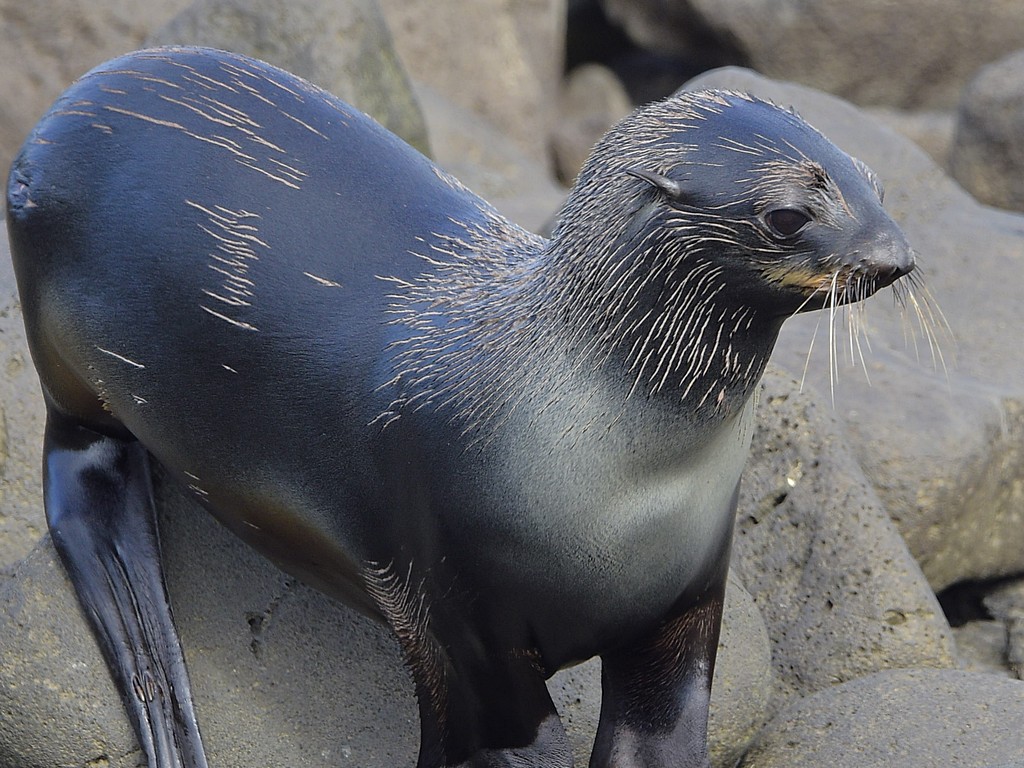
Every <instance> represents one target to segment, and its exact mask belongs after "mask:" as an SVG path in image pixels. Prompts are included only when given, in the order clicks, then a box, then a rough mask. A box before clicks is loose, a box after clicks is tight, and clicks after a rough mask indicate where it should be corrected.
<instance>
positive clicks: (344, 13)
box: [146, 0, 429, 154]
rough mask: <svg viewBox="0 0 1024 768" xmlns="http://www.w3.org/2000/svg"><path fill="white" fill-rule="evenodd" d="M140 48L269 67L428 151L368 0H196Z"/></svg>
mask: <svg viewBox="0 0 1024 768" xmlns="http://www.w3.org/2000/svg"><path fill="white" fill-rule="evenodd" d="M146 44H147V45H172V44H173V45H205V46H209V47H211V48H221V49H224V50H229V51H234V52H236V53H242V54H245V55H246V56H252V57H254V58H257V59H262V60H263V61H266V62H269V63H270V64H274V65H275V66H278V67H281V68H283V69H286V70H288V71H289V72H292V73H294V74H296V75H299V76H300V77H304V78H306V79H307V80H309V81H310V82H312V83H314V84H316V85H319V86H320V87H321V88H324V89H325V90H327V91H330V92H331V93H333V94H334V95H335V96H339V97H340V98H342V99H344V100H345V101H348V102H349V103H351V104H354V105H355V106H357V107H359V109H361V110H363V111H364V112H366V113H367V114H369V115H371V116H373V117H374V118H376V120H377V121H378V122H379V123H380V124H381V125H383V126H384V127H385V128H388V129H389V130H391V131H393V132H394V133H397V134H398V135H399V136H401V137H402V138H403V139H405V140H406V141H407V142H408V143H410V144H412V145H413V146H414V147H416V148H417V149H419V150H420V151H421V152H426V153H428V154H429V148H428V142H427V135H426V126H425V125H424V123H423V117H422V115H421V114H420V112H419V109H417V107H416V102H415V99H414V98H413V94H412V90H411V88H410V86H409V81H408V79H407V78H406V74H405V70H404V69H403V68H402V65H401V64H400V63H399V60H398V56H397V54H396V53H395V50H394V46H393V45H392V43H391V35H390V33H389V32H388V28H387V25H386V24H385V22H384V18H383V16H382V15H381V12H380V9H379V8H378V7H377V4H376V2H374V0H345V2H338V3H325V2H322V0H199V1H198V2H196V3H195V4H194V5H191V6H190V7H189V8H187V9H186V10H184V11H183V12H182V13H180V14H178V15H177V16H176V17H175V18H174V19H173V20H172V21H171V22H170V23H168V24H167V25H166V26H164V27H163V28H161V29H160V30H158V31H157V32H156V33H155V34H154V35H152V36H151V37H150V38H149V39H148V40H147V41H146Z"/></svg>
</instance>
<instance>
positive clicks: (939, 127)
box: [865, 107, 956, 168]
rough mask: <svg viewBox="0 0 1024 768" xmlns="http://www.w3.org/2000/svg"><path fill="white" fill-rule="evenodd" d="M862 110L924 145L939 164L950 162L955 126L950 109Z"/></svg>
mask: <svg viewBox="0 0 1024 768" xmlns="http://www.w3.org/2000/svg"><path fill="white" fill-rule="evenodd" d="M865 112H866V113H867V114H868V115H870V116H871V117H872V118H873V119H875V120H877V121H878V123H879V124H881V125H884V126H886V127H887V128H891V129H892V130H894V131H896V133H899V134H901V135H903V136H906V137H907V138H908V139H910V140H911V141H913V142H914V143H915V144H917V146H919V147H920V148H921V149H923V150H924V151H925V152H927V153H928V155H929V156H930V157H931V159H932V160H934V161H935V162H936V163H937V164H938V165H939V166H940V167H941V168H947V167H948V166H949V156H950V152H951V148H952V146H953V133H954V131H955V130H956V117H955V115H954V113H953V110H952V109H949V110H941V109H933V110H921V111H916V112H907V111H904V110H901V109H895V108H893V107H869V108H867V109H865Z"/></svg>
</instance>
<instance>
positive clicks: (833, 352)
mask: <svg viewBox="0 0 1024 768" xmlns="http://www.w3.org/2000/svg"><path fill="white" fill-rule="evenodd" d="M838 283H839V270H838V269H837V270H836V271H835V272H833V273H832V281H831V284H830V286H829V291H828V391H829V395H830V396H831V398H832V405H833V406H835V404H836V356H837V353H838V349H837V347H836V310H837V301H838V297H837V292H838Z"/></svg>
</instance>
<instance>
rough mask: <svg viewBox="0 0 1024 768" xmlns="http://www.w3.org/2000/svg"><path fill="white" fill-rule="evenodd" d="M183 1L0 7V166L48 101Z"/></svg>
mask: <svg viewBox="0 0 1024 768" xmlns="http://www.w3.org/2000/svg"><path fill="white" fill-rule="evenodd" d="M187 4H188V0H166V2H161V3H154V2H151V0H97V2H89V3H83V2H81V1H80V0H47V2H30V3H21V2H15V1H14V0H8V1H7V2H4V3H3V5H2V6H0V72H3V73H4V74H5V76H4V78H3V79H2V81H0V168H2V169H3V173H2V174H0V175H2V177H3V178H6V176H7V167H8V165H9V164H10V162H11V158H12V157H13V156H14V153H15V152H16V151H17V150H18V147H20V146H21V142H22V141H24V139H25V136H26V135H27V134H28V132H29V131H30V130H31V129H32V126H33V125H34V124H35V122H36V120H38V119H39V118H40V117H41V116H42V114H43V112H45V111H46V109H47V107H49V106H50V103H51V102H52V101H53V100H54V99H55V98H57V96H58V95H59V94H60V92H61V91H63V90H64V89H65V88H66V87H67V86H68V84H69V83H70V82H71V81H73V80H74V79H75V78H77V77H79V76H80V75H83V74H85V72H86V71H87V70H89V69H91V68H92V67H94V66H96V65H97V64H99V63H101V62H103V61H105V60H107V59H109V58H111V57H112V56H116V55H118V54H121V53H125V52H126V51H130V50H132V49H133V48H138V47H139V46H140V45H141V43H142V41H143V40H144V39H145V37H146V35H148V34H149V33H150V32H152V31H153V30H154V29H155V28H156V27H158V26H159V25H161V24H163V23H164V22H166V21H167V19H169V18H171V17H172V16H173V15H174V14H175V13H177V12H178V11H179V10H180V9H181V8H184V7H185V6H186V5H187Z"/></svg>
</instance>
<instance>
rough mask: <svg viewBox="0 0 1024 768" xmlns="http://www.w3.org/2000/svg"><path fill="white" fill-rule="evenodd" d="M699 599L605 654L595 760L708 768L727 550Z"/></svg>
mask: <svg viewBox="0 0 1024 768" xmlns="http://www.w3.org/2000/svg"><path fill="white" fill-rule="evenodd" d="M721 563H722V568H721V574H720V575H716V576H715V577H714V579H713V580H712V583H711V584H710V585H709V587H708V589H707V591H706V592H705V594H704V595H702V596H701V597H700V598H699V599H698V600H697V602H696V603H693V602H692V601H691V600H690V599H687V600H685V601H683V605H685V606H686V607H685V608H684V609H683V610H681V611H680V612H679V613H677V614H675V615H672V616H669V617H666V619H665V620H664V622H663V623H662V624H661V625H660V626H658V627H656V628H655V629H654V630H653V631H652V632H650V633H649V634H648V635H647V636H645V637H642V638H640V639H639V640H638V641H637V642H635V643H633V644H630V645H628V646H625V647H623V648H620V649H617V650H615V651H613V652H609V653H605V654H602V656H601V689H602V695H601V720H600V723H599V725H598V729H597V737H596V739H595V741H594V751H593V753H592V754H591V757H590V768H618V767H619V766H645V768H710V766H711V762H710V760H709V758H708V751H707V724H708V706H709V704H710V703H711V678H712V675H713V673H714V669H715V654H716V652H717V650H718V633H719V629H720V626H721V619H722V604H723V602H724V598H725V575H726V565H727V563H728V555H727V554H726V555H724V556H723V557H722V558H721Z"/></svg>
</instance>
